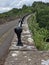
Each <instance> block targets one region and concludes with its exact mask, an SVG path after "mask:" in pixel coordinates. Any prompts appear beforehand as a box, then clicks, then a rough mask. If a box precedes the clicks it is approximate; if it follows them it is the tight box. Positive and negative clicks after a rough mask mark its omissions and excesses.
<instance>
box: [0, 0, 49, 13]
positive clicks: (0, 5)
mask: <svg viewBox="0 0 49 65" xmlns="http://www.w3.org/2000/svg"><path fill="white" fill-rule="evenodd" d="M34 1H43V2H49V0H0V13H2V12H6V11H9V10H11V9H12V8H21V7H22V6H23V5H24V4H26V5H27V6H28V5H32V3H33V2H34Z"/></svg>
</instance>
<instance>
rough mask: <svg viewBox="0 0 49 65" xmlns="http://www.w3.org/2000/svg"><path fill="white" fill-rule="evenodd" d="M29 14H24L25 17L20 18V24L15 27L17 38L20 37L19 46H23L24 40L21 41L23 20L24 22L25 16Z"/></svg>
mask: <svg viewBox="0 0 49 65" xmlns="http://www.w3.org/2000/svg"><path fill="white" fill-rule="evenodd" d="M28 15H29V14H27V15H25V16H23V17H22V18H21V19H20V20H19V24H18V26H17V27H16V28H15V29H14V31H15V33H16V34H17V38H18V42H17V46H23V43H22V41H21V33H22V30H23V28H22V24H23V22H24V18H25V17H26V16H28Z"/></svg>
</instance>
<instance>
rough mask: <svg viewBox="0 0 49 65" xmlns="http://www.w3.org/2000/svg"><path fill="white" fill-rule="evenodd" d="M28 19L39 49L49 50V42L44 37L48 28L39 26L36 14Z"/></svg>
mask: <svg viewBox="0 0 49 65" xmlns="http://www.w3.org/2000/svg"><path fill="white" fill-rule="evenodd" d="M28 21H29V22H28V25H29V29H30V30H31V33H32V37H33V39H34V42H35V46H36V48H37V49H38V50H48V49H49V43H47V42H46V41H45V39H44V38H46V37H47V34H48V30H47V29H45V28H40V27H39V23H37V22H36V14H33V15H32V16H31V17H30V18H29V19H28Z"/></svg>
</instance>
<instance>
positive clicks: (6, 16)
mask: <svg viewBox="0 0 49 65" xmlns="http://www.w3.org/2000/svg"><path fill="white" fill-rule="evenodd" d="M27 13H31V7H27V6H26V5H24V6H23V8H22V9H16V8H14V9H12V10H11V11H9V12H6V13H2V14H0V24H2V23H5V22H8V21H11V20H14V19H17V18H20V17H22V16H24V15H25V14H27Z"/></svg>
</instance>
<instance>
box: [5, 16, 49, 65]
mask: <svg viewBox="0 0 49 65" xmlns="http://www.w3.org/2000/svg"><path fill="white" fill-rule="evenodd" d="M27 18H28V17H27ZM27 18H26V19H25V20H24V23H23V32H22V43H23V46H16V44H17V36H16V34H15V35H14V38H13V40H12V43H11V46H10V48H9V51H10V52H9V54H8V56H7V58H6V61H5V64H4V65H49V52H48V51H47V52H46V51H38V50H37V49H36V47H35V45H34V41H33V39H32V34H31V33H30V31H29V29H28V24H27Z"/></svg>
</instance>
